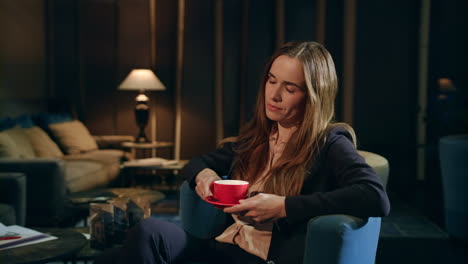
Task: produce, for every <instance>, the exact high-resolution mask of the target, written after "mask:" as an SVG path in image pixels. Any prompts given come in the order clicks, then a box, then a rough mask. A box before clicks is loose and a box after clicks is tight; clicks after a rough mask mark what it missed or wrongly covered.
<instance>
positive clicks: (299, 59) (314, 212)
mask: <svg viewBox="0 0 468 264" xmlns="http://www.w3.org/2000/svg"><path fill="white" fill-rule="evenodd" d="M337 86H338V84H337V76H336V72H335V66H334V63H333V60H332V57H331V55H330V54H329V52H328V51H327V50H326V49H325V48H324V47H323V46H322V45H320V44H319V43H316V42H290V43H286V44H284V45H283V46H281V47H280V48H279V49H278V50H277V51H276V52H275V53H274V54H273V55H272V57H271V58H270V60H269V62H268V63H267V65H266V69H265V72H264V74H263V78H262V81H261V85H260V89H259V92H258V99H257V104H256V108H255V115H254V117H253V119H252V120H251V121H250V122H249V123H248V124H247V125H246V126H245V127H243V128H242V129H241V131H240V134H239V136H238V137H235V138H228V139H225V140H224V141H223V142H222V143H221V147H220V148H218V149H217V150H215V151H214V152H211V153H208V154H205V155H202V156H200V157H197V158H194V159H192V160H191V161H190V162H189V163H188V164H187V166H186V167H185V169H184V176H185V179H186V180H187V182H188V183H189V184H190V186H191V187H192V188H194V189H195V191H196V192H197V194H198V195H199V196H200V198H201V199H205V198H206V197H207V196H210V195H212V193H211V191H210V185H211V184H212V183H213V182H214V181H216V180H220V179H221V178H220V176H224V175H227V176H228V177H229V178H231V179H238V180H244V181H248V182H249V195H248V198H246V199H243V200H240V201H239V204H237V205H234V206H232V207H228V208H225V209H224V212H225V213H227V214H231V216H232V217H231V218H230V219H231V220H232V221H230V222H229V223H226V228H225V230H224V232H222V233H221V234H219V235H218V236H217V237H215V238H212V239H204V240H202V239H197V238H194V237H192V236H190V235H189V234H187V233H186V232H184V230H183V229H181V228H180V227H178V226H176V225H174V224H171V223H167V222H163V221H160V220H155V219H148V220H145V221H143V222H142V223H140V224H139V225H138V226H137V227H136V228H134V229H133V230H131V231H130V232H129V234H128V237H127V240H126V243H125V245H124V247H123V249H122V250H120V251H119V252H118V254H114V260H115V262H116V263H177V262H178V261H184V260H205V261H212V262H213V263H265V262H267V261H270V262H269V263H272V262H274V263H276V264H280V263H288V264H290V263H302V260H303V257H304V247H305V235H306V230H307V222H308V220H310V219H311V218H313V217H316V216H320V215H327V214H347V215H353V216H356V217H361V218H367V217H382V216H386V215H388V213H389V211H390V202H389V199H388V196H387V194H386V192H385V190H384V187H383V185H382V182H381V180H380V179H379V178H378V176H377V175H376V173H375V171H374V170H373V169H372V168H371V167H369V165H368V164H367V163H366V162H365V161H364V159H363V158H362V157H361V156H360V155H359V154H358V153H357V151H356V136H355V133H354V131H353V129H352V128H351V127H350V126H349V125H347V124H344V123H336V122H334V120H333V117H334V101H335V97H336V93H337Z"/></svg>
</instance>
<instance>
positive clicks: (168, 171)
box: [121, 160, 188, 191]
mask: <svg viewBox="0 0 468 264" xmlns="http://www.w3.org/2000/svg"><path fill="white" fill-rule="evenodd" d="M131 162H132V161H129V162H124V163H123V164H122V166H121V169H122V170H123V174H122V175H123V177H122V186H124V185H125V182H126V181H127V180H128V179H125V177H130V181H131V182H133V181H134V177H135V172H137V171H144V172H145V174H146V175H145V176H148V177H152V178H155V177H159V178H160V181H161V184H159V185H158V186H154V185H153V184H152V186H151V188H152V189H155V190H159V191H174V190H178V187H179V184H180V183H181V182H182V180H181V179H180V176H179V174H180V172H181V171H182V169H183V168H184V167H185V165H186V164H187V163H188V160H179V161H177V163H172V164H169V165H150V164H142V165H135V164H132V163H131ZM130 164H132V165H130Z"/></svg>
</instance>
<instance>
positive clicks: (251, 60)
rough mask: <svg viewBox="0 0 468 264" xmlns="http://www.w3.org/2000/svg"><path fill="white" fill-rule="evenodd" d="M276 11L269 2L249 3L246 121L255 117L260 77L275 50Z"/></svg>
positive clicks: (265, 0)
mask: <svg viewBox="0 0 468 264" xmlns="http://www.w3.org/2000/svg"><path fill="white" fill-rule="evenodd" d="M274 14H275V9H274V5H273V4H271V1H269V0H258V1H250V2H249V29H248V54H247V58H248V60H247V69H245V70H246V71H247V78H246V79H247V87H246V88H247V89H246V91H245V108H244V109H241V111H244V116H245V121H248V120H249V119H250V118H252V116H253V111H254V108H255V103H256V99H257V93H258V89H259V84H260V77H261V74H262V73H263V70H264V66H265V63H266V62H267V61H268V58H269V57H270V56H271V54H272V53H273V51H274V49H275V23H274V21H275V20H274Z"/></svg>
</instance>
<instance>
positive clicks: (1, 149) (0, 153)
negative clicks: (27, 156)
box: [0, 132, 20, 159]
mask: <svg viewBox="0 0 468 264" xmlns="http://www.w3.org/2000/svg"><path fill="white" fill-rule="evenodd" d="M19 157H20V154H19V152H18V150H17V149H16V144H15V142H13V139H11V138H10V136H9V135H8V134H7V133H5V132H0V158H13V159H17V158H19Z"/></svg>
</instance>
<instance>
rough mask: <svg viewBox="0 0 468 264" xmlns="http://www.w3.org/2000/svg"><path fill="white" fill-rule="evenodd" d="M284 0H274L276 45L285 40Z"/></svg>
mask: <svg viewBox="0 0 468 264" xmlns="http://www.w3.org/2000/svg"><path fill="white" fill-rule="evenodd" d="M284 34H285V32H284V0H276V47H277V48H279V47H280V46H281V45H283V43H284V41H285V37H284Z"/></svg>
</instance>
